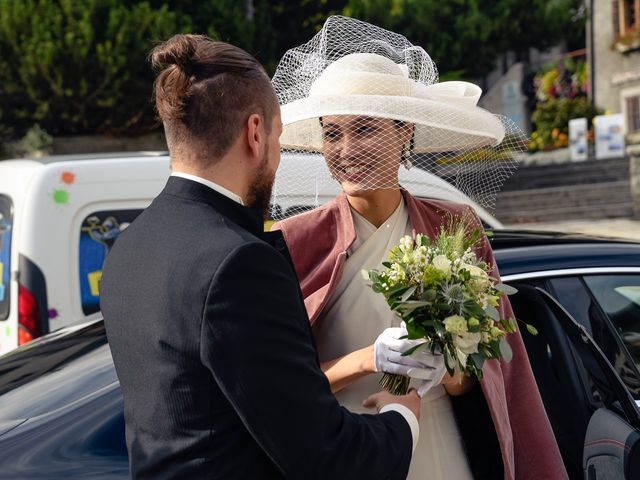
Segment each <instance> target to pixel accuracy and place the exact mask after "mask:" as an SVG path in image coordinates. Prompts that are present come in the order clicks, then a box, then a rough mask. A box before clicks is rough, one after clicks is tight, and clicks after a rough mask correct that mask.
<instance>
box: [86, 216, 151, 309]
mask: <svg viewBox="0 0 640 480" xmlns="http://www.w3.org/2000/svg"><path fill="white" fill-rule="evenodd" d="M141 212H142V209H130V210H108V211H100V212H94V213H92V214H91V215H88V216H87V217H86V218H85V219H84V221H83V222H82V226H81V227H80V239H79V242H80V245H79V248H78V255H79V259H78V260H79V261H78V265H79V272H78V273H79V276H80V298H81V301H82V311H83V312H84V314H85V315H90V314H92V313H95V312H97V311H99V310H100V280H101V279H102V265H103V264H104V259H105V258H106V256H107V253H109V250H110V249H111V247H112V246H113V243H114V242H115V241H116V238H118V235H120V232H122V231H123V230H124V229H125V228H127V226H128V225H129V224H130V223H131V222H132V221H133V220H135V218H136V217H137V216H138V215H140V213H141Z"/></svg>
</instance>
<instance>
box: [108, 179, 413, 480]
mask: <svg viewBox="0 0 640 480" xmlns="http://www.w3.org/2000/svg"><path fill="white" fill-rule="evenodd" d="M280 240H281V239H280ZM282 245H284V244H283V243H282V244H281V245H280V246H281V249H282ZM284 250H285V251H286V248H284ZM101 290H102V292H101V294H102V295H101V297H102V298H101V306H102V311H103V314H104V318H105V325H106V329H107V336H108V339H109V344H110V346H111V351H112V354H113V360H114V363H115V367H116V371H117V374H118V378H119V379H120V384H121V387H122V392H123V396H124V406H125V420H126V434H127V446H128V449H129V455H130V464H131V474H132V476H133V477H134V478H154V479H159V478H194V479H201V478H225V479H234V478H238V479H241V478H242V479H271V478H292V479H312V478H320V479H339V478H345V479H347V478H348V479H359V478H363V479H365V478H366V479H376V478H380V479H386V478H390V479H402V478H405V477H406V473H407V470H408V467H409V462H410V458H411V433H410V430H409V426H408V425H407V423H406V421H405V420H404V419H403V418H402V416H401V415H400V414H399V413H397V412H389V413H385V414H382V415H377V416H373V415H356V414H352V413H350V412H349V411H347V410H346V409H344V408H342V407H340V406H339V404H338V403H337V401H336V400H335V397H334V396H333V395H332V394H331V391H330V388H329V384H328V382H327V379H326V377H325V376H324V374H323V373H322V371H321V370H320V368H319V365H318V361H317V355H316V351H315V348H314V346H313V343H312V336H311V332H310V329H309V326H308V319H307V316H306V312H305V308H304V304H303V301H302V298H301V296H300V293H299V286H298V282H297V279H296V276H295V273H294V271H293V269H292V267H291V265H290V264H289V263H288V262H287V260H286V259H285V256H283V255H282V254H281V253H279V252H278V251H277V249H275V248H274V247H273V246H271V245H269V244H268V243H266V242H265V241H264V238H263V235H262V218H261V215H260V213H259V212H256V211H254V210H251V209H248V208H245V207H243V206H241V205H239V204H237V203H236V202H234V201H233V200H230V199H228V198H227V197H225V196H223V195H221V194H219V193H217V192H215V191H214V190H212V189H210V188H208V187H206V186H204V185H201V184H199V183H197V182H193V181H190V180H186V179H182V178H178V177H171V178H170V179H169V181H168V183H167V185H166V187H165V189H164V190H163V192H162V193H161V194H160V195H159V196H158V197H157V198H156V199H155V200H154V201H153V203H152V204H151V205H150V206H149V208H148V209H146V210H145V211H144V212H143V213H142V214H141V215H140V216H139V217H138V218H137V219H136V220H135V221H134V222H133V223H132V224H131V225H130V226H129V227H128V228H127V229H126V230H125V231H124V232H123V233H122V234H121V236H120V237H119V238H118V240H117V242H116V243H115V245H114V247H113V249H112V250H111V252H110V254H109V256H108V258H107V260H106V263H105V267H104V271H103V277H102V284H101Z"/></svg>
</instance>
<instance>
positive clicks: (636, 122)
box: [627, 95, 640, 133]
mask: <svg viewBox="0 0 640 480" xmlns="http://www.w3.org/2000/svg"><path fill="white" fill-rule="evenodd" d="M627 131H628V132H629V133H632V132H640V95H636V96H634V97H627Z"/></svg>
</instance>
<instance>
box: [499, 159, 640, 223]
mask: <svg viewBox="0 0 640 480" xmlns="http://www.w3.org/2000/svg"><path fill="white" fill-rule="evenodd" d="M632 165H634V163H633V162H631V161H630V159H629V158H616V159H608V160H588V161H585V162H562V163H551V164H529V165H522V166H521V167H520V168H519V169H518V170H517V171H516V173H515V174H514V175H513V176H512V177H511V178H510V179H509V180H507V182H506V183H505V184H504V186H503V188H502V190H501V192H500V193H499V194H498V198H497V202H496V210H495V214H496V217H497V218H498V219H500V220H501V221H502V222H503V223H531V222H548V221H559V220H569V219H572V220H574V219H575V220H584V219H602V218H631V217H634V216H636V217H638V218H640V201H639V203H638V206H637V208H635V209H634V200H633V198H634V195H633V192H632V181H631V178H630V171H631V170H632V169H631V167H632ZM637 170H638V183H637V189H638V192H637V194H636V198H637V199H640V158H638V159H637Z"/></svg>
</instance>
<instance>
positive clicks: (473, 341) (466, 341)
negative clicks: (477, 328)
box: [453, 332, 481, 355]
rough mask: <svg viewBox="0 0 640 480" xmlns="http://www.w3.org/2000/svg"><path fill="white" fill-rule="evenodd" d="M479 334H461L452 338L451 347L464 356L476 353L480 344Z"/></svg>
mask: <svg viewBox="0 0 640 480" xmlns="http://www.w3.org/2000/svg"><path fill="white" fill-rule="evenodd" d="M480 340H481V336H480V332H462V333H459V334H457V335H454V337H453V345H454V346H455V347H456V349H457V350H460V351H461V352H462V353H464V354H466V355H470V354H472V353H478V344H479V343H480Z"/></svg>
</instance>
